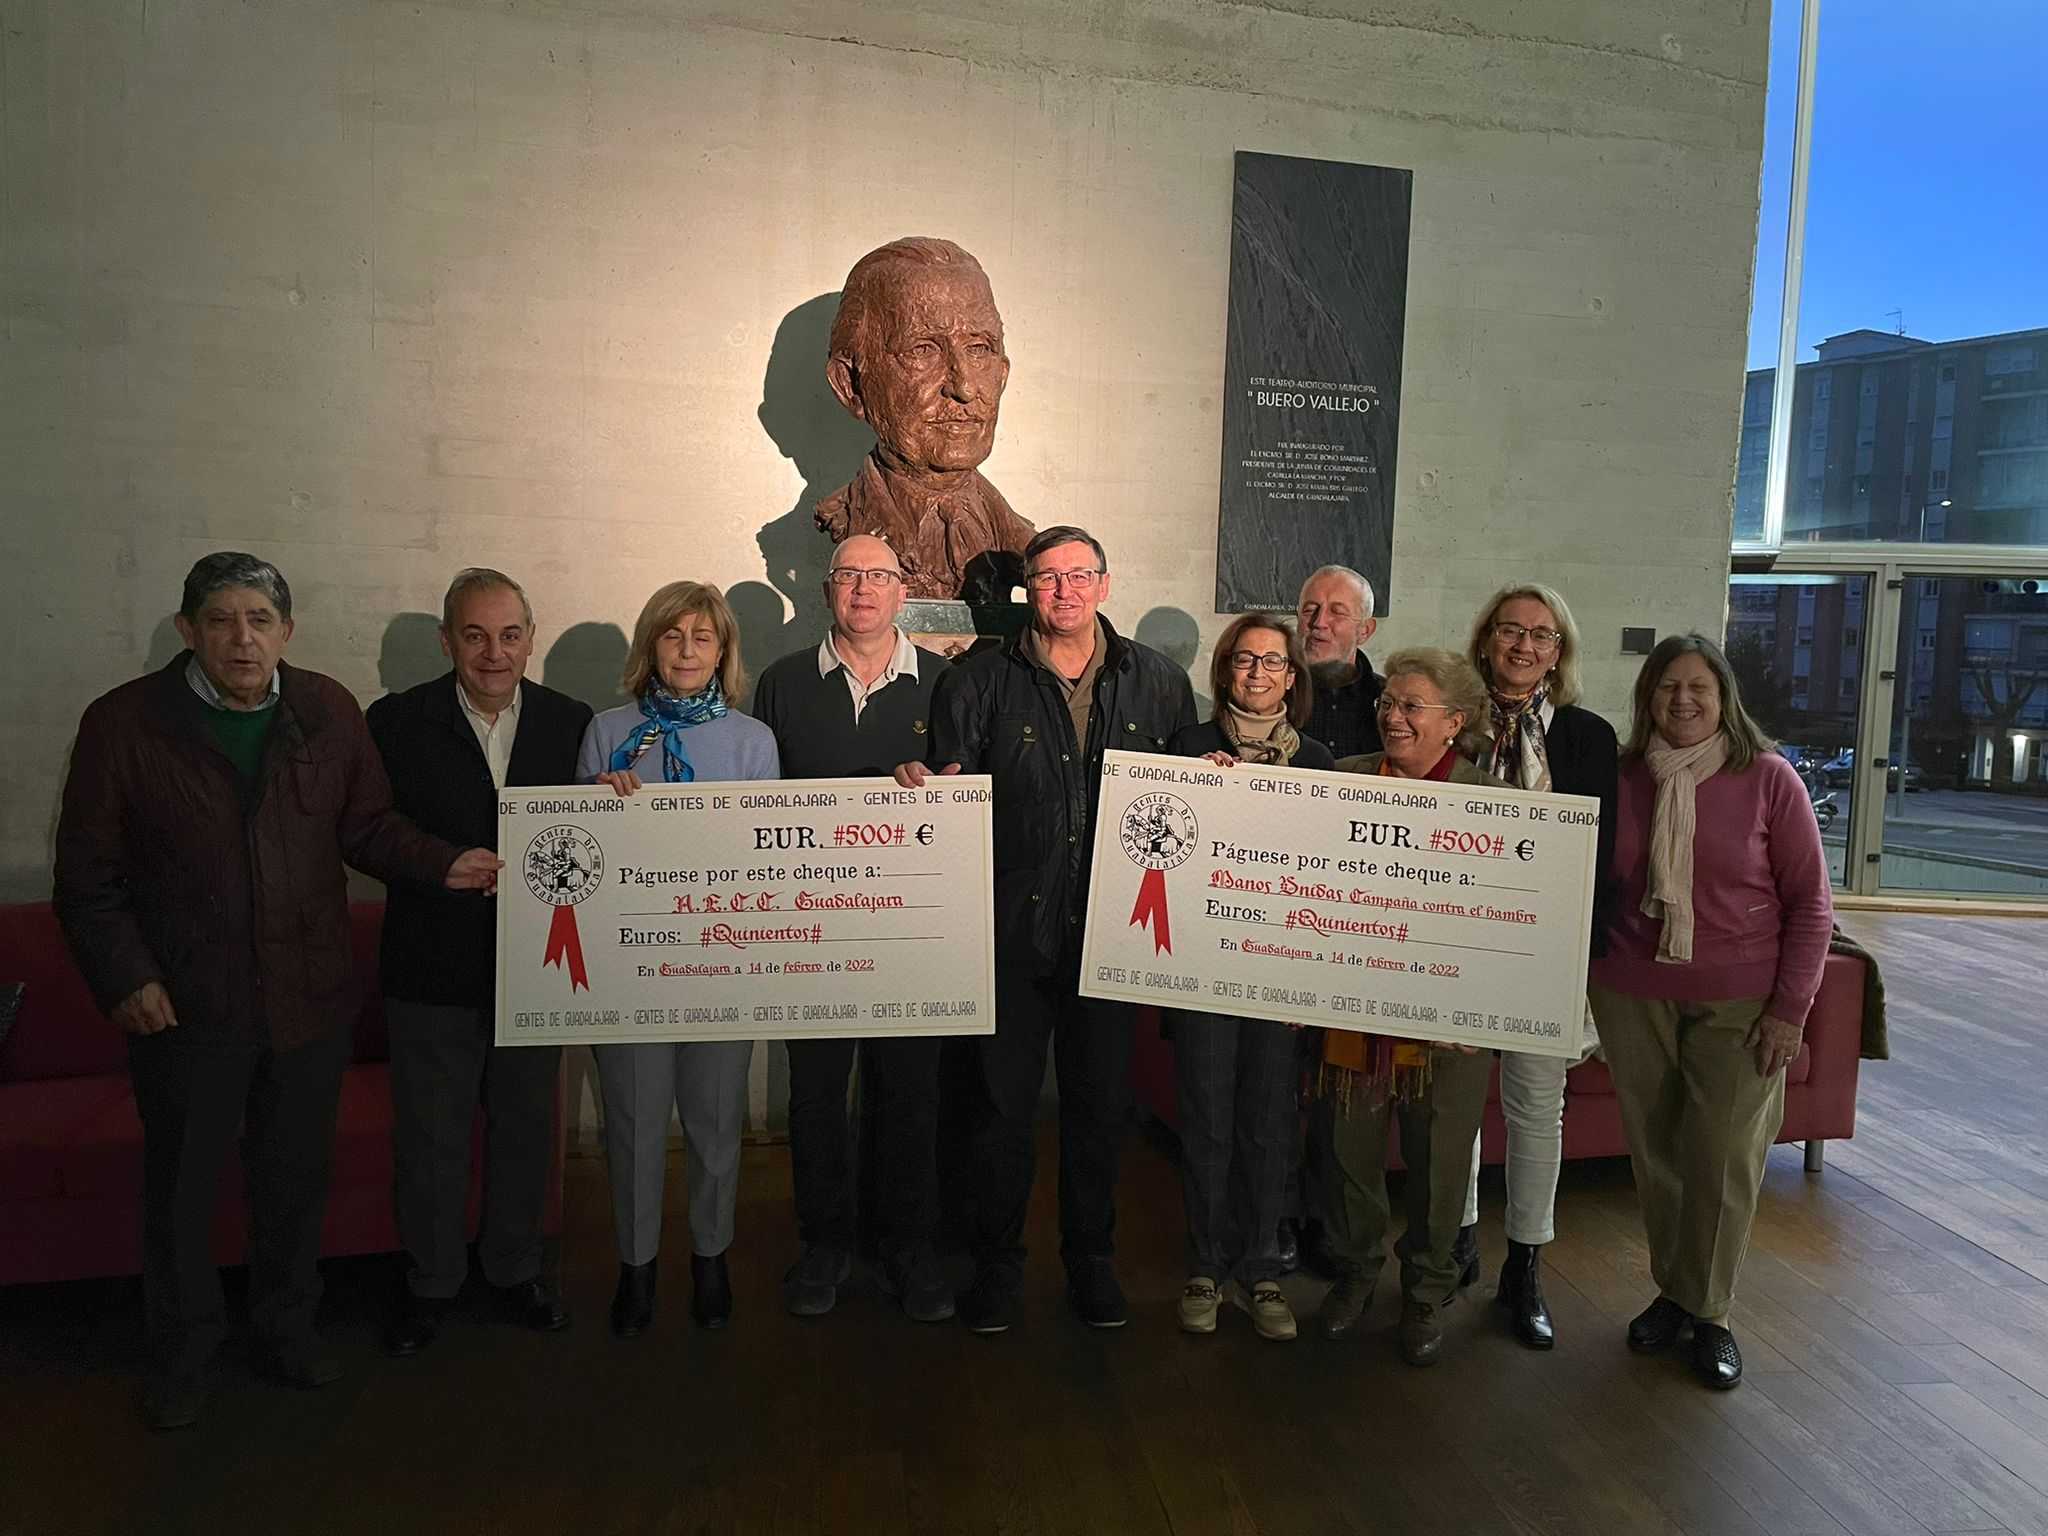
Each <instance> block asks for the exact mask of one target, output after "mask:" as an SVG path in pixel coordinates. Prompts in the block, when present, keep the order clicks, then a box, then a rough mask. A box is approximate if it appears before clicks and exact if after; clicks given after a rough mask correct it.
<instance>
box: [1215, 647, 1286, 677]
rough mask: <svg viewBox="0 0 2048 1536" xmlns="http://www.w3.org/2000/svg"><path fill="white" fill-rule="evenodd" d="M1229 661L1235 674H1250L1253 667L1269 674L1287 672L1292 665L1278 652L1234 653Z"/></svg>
mask: <svg viewBox="0 0 2048 1536" xmlns="http://www.w3.org/2000/svg"><path fill="white" fill-rule="evenodd" d="M1227 660H1228V661H1229V663H1230V670H1231V671H1233V672H1249V671H1251V669H1252V668H1253V667H1258V668H1260V669H1261V670H1263V671H1267V672H1285V671H1286V670H1287V668H1288V666H1289V665H1290V663H1289V662H1288V660H1287V658H1286V657H1285V656H1283V655H1281V654H1280V652H1278V651H1232V652H1231V653H1230V655H1229V657H1228V658H1227Z"/></svg>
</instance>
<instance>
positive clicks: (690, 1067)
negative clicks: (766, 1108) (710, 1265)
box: [590, 1040, 754, 1264]
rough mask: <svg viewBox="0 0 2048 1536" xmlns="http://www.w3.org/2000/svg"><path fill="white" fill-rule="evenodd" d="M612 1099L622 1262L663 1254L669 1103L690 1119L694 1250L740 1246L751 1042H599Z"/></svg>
mask: <svg viewBox="0 0 2048 1536" xmlns="http://www.w3.org/2000/svg"><path fill="white" fill-rule="evenodd" d="M590 1054H591V1055H592V1056H593V1057H595V1058H596V1059H597V1083H598V1088H599V1091H600V1092H601V1093H602V1094H603V1096H604V1160H605V1166H606V1168H607V1169H608V1170H609V1171H610V1173H611V1183H612V1237H613V1240H614V1241H615V1242H616V1243H617V1244H618V1249H619V1262H620V1263H622V1264H645V1263H648V1262H649V1261H650V1260H652V1259H653V1258H654V1257H655V1256H656V1255H657V1254H658V1253H660V1252H661V1197H662V1185H663V1182H664V1176H665V1174H666V1172H667V1169H668V1123H669V1110H670V1108H671V1107H673V1108H674V1109H675V1111H676V1113H677V1114H678V1115H680V1116H681V1118H682V1122H683V1166H684V1171H685V1172H686V1174H687V1175H688V1178H689V1187H690V1249H691V1251H692V1252H693V1253H695V1254H697V1255H699V1256H700V1257H703V1258H707V1259H709V1258H716V1257H717V1256H718V1255H719V1254H721V1253H723V1252H725V1250H726V1249H727V1248H728V1247H730V1246H731V1244H732V1213H733V1205H734V1203H735V1201H736V1200H737V1199H738V1196H739V1188H740V1133H741V1132H742V1131H743V1130H744V1129H745V1128H746V1123H747V1063H748V1062H749V1061H750V1060H751V1059H752V1058H753V1054H754V1042H753V1041H751V1040H700V1041H693V1042H691V1043H690V1044H687V1045H598V1046H593V1047H591V1051H590Z"/></svg>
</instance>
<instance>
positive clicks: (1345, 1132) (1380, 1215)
mask: <svg viewBox="0 0 2048 1536" xmlns="http://www.w3.org/2000/svg"><path fill="white" fill-rule="evenodd" d="M1376 709H1377V713H1378V716H1379V726H1380V740H1381V741H1382V742H1383V743H1384V744H1385V747H1386V750H1385V751H1383V752H1370V753H1367V754H1366V755H1365V756H1363V757H1347V758H1344V759H1343V760H1342V761H1340V762H1339V763H1338V764H1337V767H1338V770H1339V771H1340V772H1346V773H1371V774H1379V775H1381V776H1383V777H1386V778H1394V779H1430V780H1434V781H1435V782H1437V783H1440V784H1442V783H1449V784H1490V785H1492V786H1493V787H1494V788H1496V789H1498V788H1499V787H1500V781H1499V780H1497V779H1495V778H1494V777H1493V776H1492V775H1491V774H1488V773H1486V772H1484V771H1482V770H1481V769H1478V768H1475V767H1473V766H1472V764H1471V763H1469V762H1467V761H1466V760H1465V758H1464V757H1463V756H1462V755H1460V754H1461V749H1463V748H1466V747H1474V746H1476V745H1477V742H1478V731H1479V722H1480V721H1481V720H1483V719H1484V718H1485V712H1486V685H1485V684H1484V683H1482V682H1480V680H1479V674H1478V673H1477V672H1475V671H1473V670H1472V664H1471V663H1470V662H1468V661H1467V660H1465V658H1464V657H1462V656H1460V655H1458V654H1457V653H1456V652H1455V651H1444V650H1437V649H1434V648H1428V647H1419V648H1417V649H1414V650H1407V651H1396V652H1395V653H1394V654H1393V655H1392V656H1391V657H1389V658H1388V659H1387V669H1386V687H1385V688H1384V690H1383V691H1382V692H1381V694H1380V697H1379V703H1378V705H1377V706H1376ZM1323 1057H1324V1063H1325V1064H1324V1069H1323V1083H1322V1088H1323V1091H1324V1092H1325V1093H1326V1094H1329V1095H1331V1096H1333V1097H1334V1098H1335V1100H1336V1113H1335V1116H1334V1118H1333V1122H1332V1128H1331V1136H1330V1147H1331V1151H1332V1153H1333V1154H1334V1155H1335V1162H1336V1175H1335V1178H1334V1179H1333V1181H1332V1187H1331V1188H1330V1189H1329V1191H1328V1193H1327V1195H1326V1198H1325V1204H1326V1209H1325V1211H1324V1215H1323V1226H1324V1229H1325V1232H1326V1235H1327V1237H1328V1240H1329V1247H1330V1252H1331V1255H1332V1257H1333V1258H1334V1259H1335V1260H1336V1262H1337V1264H1338V1266H1339V1274H1338V1277H1337V1281H1336V1283H1335V1284H1334V1285H1332V1286H1331V1287H1330V1291H1329V1294H1328V1295H1327V1296H1325V1297H1324V1298H1323V1305H1322V1310H1321V1311H1320V1312H1319V1313H1317V1315H1316V1327H1317V1329H1318V1330H1319V1331H1320V1332H1321V1333H1322V1335H1323V1337H1324V1338H1326V1339H1342V1338H1345V1337H1348V1336H1349V1335H1350V1334H1351V1333H1353V1332H1354V1331H1356V1329H1357V1327H1358V1325H1359V1323H1360V1321H1361V1320H1362V1319H1363V1318H1364V1316H1365V1309H1366V1305H1367V1304H1368V1303H1369V1302H1370V1301H1371V1300H1372V1293H1373V1287H1374V1286H1375V1285H1376V1284H1378V1282H1379V1272H1380V1267H1381V1265H1383V1264H1384V1263H1385V1262H1386V1258H1387V1252H1388V1246H1389V1245H1388V1238H1389V1236H1390V1235H1391V1229H1392V1224H1393V1213H1392V1210H1391V1209H1390V1207H1389V1205H1388V1202H1387V1180H1386V1172H1387V1122H1388V1121H1389V1120H1390V1119H1392V1120H1394V1121H1396V1122H1398V1124H1399V1126H1400V1131H1401V1157H1402V1160H1403V1161H1404V1162H1405V1163H1407V1165H1408V1182H1407V1190H1406V1200H1405V1204H1406V1207H1407V1212H1406V1215H1407V1223H1408V1225H1407V1230H1406V1231H1405V1232H1403V1233H1402V1235H1401V1240H1400V1242H1399V1243H1397V1244H1394V1245H1393V1252H1394V1255H1395V1257H1396V1258H1398V1259H1399V1260H1400V1263H1401V1358H1402V1359H1404V1360H1406V1361H1407V1362H1408V1363H1409V1364H1410V1365H1431V1364H1434V1363H1435V1361H1436V1358H1437V1356H1438V1355H1439V1354H1441V1353H1442V1351H1443V1342H1444V1335H1443V1324H1442V1322H1441V1321H1440V1320H1439V1318H1438V1314H1439V1313H1440V1312H1441V1311H1442V1310H1443V1309H1444V1308H1445V1307H1447V1306H1449V1305H1450V1303H1451V1302H1452V1301H1453V1300H1455V1299H1456V1297H1457V1293H1458V1286H1459V1284H1460V1283H1461V1277H1462V1274H1463V1271H1464V1270H1465V1268H1466V1265H1465V1262H1464V1260H1463V1259H1462V1258H1461V1257H1460V1256H1459V1255H1458V1252H1457V1242H1458V1234H1459V1229H1460V1223H1459V1215H1460V1213H1461V1212H1462V1211H1463V1210H1464V1208H1465V1190H1466V1188H1467V1186H1468V1185H1469V1184H1470V1182H1471V1177H1472V1156H1473V1146H1474V1142H1475V1138H1476V1137H1477V1135H1478V1132H1479V1117H1480V1115H1481V1114H1483V1113H1484V1112H1485V1109H1486V1089H1487V1085H1488V1084H1489V1083H1490V1082H1491V1081H1492V1078H1493V1056H1492V1054H1491V1053H1490V1052H1479V1051H1475V1050H1474V1049H1473V1047H1471V1046H1469V1045H1462V1046H1453V1045H1441V1044H1431V1043H1429V1042H1426V1041H1419V1040H1396V1039H1391V1038H1389V1037H1386V1036H1382V1035H1369V1034H1358V1033H1355V1032H1353V1031H1350V1030H1340V1029H1331V1030H1326V1031H1324V1034H1323Z"/></svg>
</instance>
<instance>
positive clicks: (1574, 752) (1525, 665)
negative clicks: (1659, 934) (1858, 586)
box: [1462, 582, 1620, 1349]
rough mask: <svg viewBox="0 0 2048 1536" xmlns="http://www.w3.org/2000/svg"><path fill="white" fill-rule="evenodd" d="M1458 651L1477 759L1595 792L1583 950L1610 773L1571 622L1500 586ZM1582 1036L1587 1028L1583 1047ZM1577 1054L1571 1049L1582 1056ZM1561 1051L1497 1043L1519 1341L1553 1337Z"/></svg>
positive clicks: (1598, 938) (1560, 606)
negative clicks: (1476, 683)
mask: <svg viewBox="0 0 2048 1536" xmlns="http://www.w3.org/2000/svg"><path fill="white" fill-rule="evenodd" d="M1466 654H1467V655H1468V656H1470V657H1471V660H1472V664H1473V665H1474V666H1475V667H1477V668H1478V669H1479V675H1480V676H1481V677H1482V678H1484V679H1485V680H1486V687H1487V694H1488V705H1489V709H1488V729H1487V734H1488V737H1489V738H1490V739H1489V740H1488V741H1487V742H1486V743H1485V744H1484V745H1483V746H1482V747H1481V748H1480V750H1479V754H1478V758H1477V761H1478V763H1479V766H1480V767H1482V768H1484V769H1486V770H1488V771H1489V772H1490V773H1492V774H1493V776H1494V777H1495V778H1497V779H1499V780H1501V782H1502V783H1504V784H1507V785H1510V786H1511V787H1513V788H1517V789H1534V790H1549V791H1551V792H1553V793H1555V794H1560V795H1587V796H1590V797H1591V798H1593V799H1595V800H1598V801H1599V802H1600V847H1599V862H1598V863H1597V864H1596V865H1595V868H1596V869H1598V870H1599V871H1600V875H1599V889H1598V890H1597V891H1596V893H1595V899H1594V902H1593V931H1592V934H1591V944H1592V953H1593V954H1595V955H1602V954H1605V953H1606V952H1607V915H1606V911H1607V903H1606V900H1605V898H1606V896H1607V895H1608V893H1609V891H1610V889H1611V885H1612V882H1611V881H1610V879H1609V878H1608V874H1607V866H1608V862H1609V859H1610V856H1611V855H1612V854H1613V851H1614V806H1615V782H1616V775H1617V774H1618V773H1619V772H1620V763H1619V752H1618V748H1617V747H1616V744H1615V739H1614V727H1613V726H1611V725H1609V724H1608V723H1607V722H1606V721H1605V720H1603V719H1601V718H1600V717H1599V716H1598V715H1596V714H1594V713H1593V712H1592V711H1591V710H1590V709H1586V708H1583V707H1582V706H1581V705H1580V704H1579V702H1578V700H1579V630H1578V626H1577V625H1576V624H1574V623H1573V622H1572V613H1571V609H1569V608H1568V607H1566V606H1565V601H1564V599H1563V598H1562V597H1561V596H1559V595H1558V594H1557V593H1556V592H1555V591H1553V590H1552V589H1551V588H1549V587H1544V586H1538V585H1536V584H1535V583H1533V582H1523V583H1518V584H1517V585H1514V586H1510V587H1503V588H1502V589H1501V590H1500V591H1498V592H1496V593H1495V594H1494V595H1493V597H1492V599H1491V600H1489V601H1488V603H1487V604H1486V606H1485V607H1484V608H1482V609H1480V610H1479V618H1478V621H1477V622H1476V623H1474V624H1473V626H1472V641H1471V645H1470V646H1469V648H1468V649H1467V652H1466ZM1592 1048H1593V1038H1592V1035H1591V1032H1590V1031H1589V1032H1588V1035H1587V1038H1586V1050H1587V1052H1588V1053H1590V1052H1591V1050H1592ZM1582 1059H1583V1058H1582ZM1571 1065H1572V1063H1571V1062H1569V1061H1567V1060H1565V1059H1564V1058H1563V1057H1561V1056H1537V1055H1534V1054H1531V1053H1529V1052H1524V1051H1502V1052H1501V1053H1500V1111H1501V1117H1502V1118H1503V1119H1504V1120H1506V1122H1507V1128H1508V1155H1507V1185H1508V1208H1507V1234H1508V1253H1507V1258H1506V1259H1505V1260H1503V1261H1502V1263H1501V1267H1500V1291H1499V1294H1498V1297H1497V1299H1498V1301H1499V1302H1500V1304H1501V1306H1502V1307H1503V1308H1505V1309H1506V1310H1507V1313H1508V1317H1509V1321H1510V1323H1511V1325H1512V1326H1513V1328H1514V1331H1515V1336H1516V1337H1517V1338H1519V1339H1520V1340H1521V1341H1522V1342H1523V1343H1524V1344H1526V1345H1528V1346H1529V1348H1531V1349H1549V1348H1551V1347H1552V1345H1553V1344H1554V1343H1555V1342H1556V1334H1555V1331H1554V1329H1553V1327H1552V1324H1551V1320H1550V1308H1549V1306H1548V1304H1547V1303H1545V1301H1544V1299H1543V1284H1542V1280H1541V1277H1540V1275H1539V1273H1538V1256H1539V1254H1540V1253H1541V1251H1542V1248H1543V1245H1544V1244H1545V1243H1547V1242H1549V1241H1550V1240H1551V1238H1552V1237H1554V1236H1556V1231H1555V1228H1554V1224H1553V1217H1554V1212H1555V1208H1556V1205H1557V1175H1558V1169H1559V1168H1560V1167H1561V1166H1562V1164H1563V1161H1564V1079H1565V1072H1566V1070H1567V1069H1568V1068H1570V1066H1571ZM1478 1219H1479V1159H1478V1156H1477V1155H1476V1154H1475V1155H1474V1157H1473V1159H1472V1183H1471V1186H1470V1188H1469V1189H1468V1190H1467V1191H1466V1195H1465V1232H1466V1233H1468V1234H1471V1235H1470V1236H1467V1237H1464V1238H1463V1240H1462V1241H1463V1246H1464V1249H1465V1251H1466V1252H1467V1253H1468V1254H1469V1256H1470V1261H1471V1267H1472V1268H1473V1269H1475V1270H1476V1269H1477V1267H1478V1262H1479V1244H1478V1240H1477V1232H1476V1228H1475V1226H1474V1224H1475V1223H1476V1222H1477V1221H1478Z"/></svg>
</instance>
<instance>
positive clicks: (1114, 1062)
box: [974, 956, 1134, 1270]
mask: <svg viewBox="0 0 2048 1536" xmlns="http://www.w3.org/2000/svg"><path fill="white" fill-rule="evenodd" d="M1079 976H1080V970H1079V963H1078V960H1075V961H1073V962H1071V963H1069V964H1066V965H1063V966H1061V967H1060V968H1059V970H1057V971H1055V972H1054V973H1053V974H1052V975H1050V976H1047V977H1043V978H1039V977H1032V976H1029V975H1022V974H1019V973H1018V972H1017V971H1016V970H1015V969H1014V968H1013V969H1008V970H1006V969H1005V967H1004V966H1003V963H1002V960H1001V957H1000V956H999V957H998V958H997V961H996V1031H995V1033H994V1034H993V1035H989V1036H986V1037H984V1038H983V1040H982V1042H981V1068H982V1070H981V1079H982V1090H983V1092H984V1093H985V1095H986V1096H987V1103H986V1104H985V1106H984V1116H983V1119H982V1124H981V1129H980V1132H979V1134H978V1135H977V1136H976V1138H975V1185H976V1188H975V1207H974V1224H975V1238H974V1250H975V1262H976V1264H977V1265H979V1266H981V1267H983V1268H988V1267H994V1266H1001V1267H1006V1268H1009V1269H1012V1270H1016V1269H1021V1268H1022V1267H1023V1263H1024V1254H1025V1248H1024V1221H1025V1217H1026V1215H1027V1214H1028V1213H1029V1211H1030V1208H1031V1185H1032V1182H1033V1180H1034V1178H1035V1177H1036V1174H1037V1162H1038V1143H1037V1137H1036V1125H1037V1119H1038V1099H1039V1090H1040V1089H1041V1088H1042V1087H1043V1085H1044V1083H1045V1058H1046V1052H1047V1050H1048V1049H1050V1050H1052V1052H1053V1063H1054V1070H1055V1073H1056V1075H1057V1078H1058V1083H1059V1095H1060V1257H1061V1258H1062V1259H1064V1260H1065V1261H1066V1262H1067V1263H1068V1264H1069V1265H1070V1266H1071V1265H1072V1264H1074V1263H1076V1262H1077V1261H1080V1260H1085V1259H1107V1258H1108V1257H1109V1256H1110V1255H1111V1254H1112V1253H1113V1252H1114V1251H1115V1249H1116V1179H1117V1172H1118V1170H1119V1168H1120V1167H1121V1165H1122V1162H1123V1149H1124V1137H1125V1135H1126V1133H1127V1132H1128V1130H1129V1128H1130V1107H1129V1106H1130V1088H1129V1083H1128V1075H1129V1072H1130V1064H1131V1031H1132V1023H1133V1016H1134V1015H1133V1010H1132V1008H1131V1006H1130V1005H1129V1004H1128V1003H1113V1002H1105V1001H1103V1000H1101V999H1099V998H1092V997H1082V996H1081V995H1080V994H1079V993H1078V992H1077V991H1076V990H1075V989H1076V986H1077V985H1078V982H1079Z"/></svg>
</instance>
